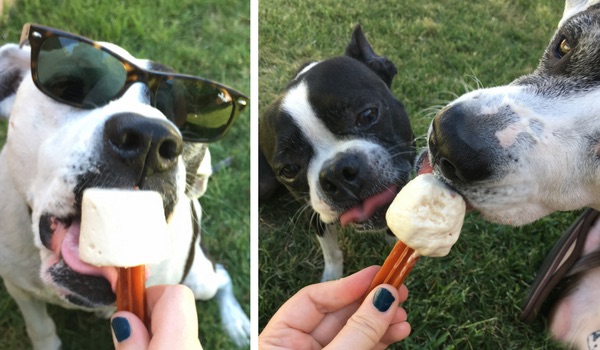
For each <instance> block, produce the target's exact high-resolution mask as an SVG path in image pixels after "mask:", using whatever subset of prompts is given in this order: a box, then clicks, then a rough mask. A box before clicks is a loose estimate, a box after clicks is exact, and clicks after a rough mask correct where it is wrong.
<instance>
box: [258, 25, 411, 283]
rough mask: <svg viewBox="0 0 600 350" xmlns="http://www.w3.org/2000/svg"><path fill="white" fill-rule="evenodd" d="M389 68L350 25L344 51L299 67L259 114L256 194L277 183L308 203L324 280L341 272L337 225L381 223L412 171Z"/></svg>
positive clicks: (376, 226)
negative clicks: (314, 222)
mask: <svg viewBox="0 0 600 350" xmlns="http://www.w3.org/2000/svg"><path fill="white" fill-rule="evenodd" d="M396 73H397V71H396V67H395V66H394V64H393V63H392V62H390V61H389V60H388V59H387V58H385V57H382V56H378V55H376V54H375V53H374V52H373V49H372V48H371V46H370V44H369V42H368V41H367V40H366V38H365V36H364V34H363V32H362V30H361V28H360V26H357V27H356V28H355V30H354V32H353V34H352V39H351V42H350V44H349V45H348V46H347V48H346V53H345V55H344V56H340V57H334V58H330V59H327V60H324V61H320V62H312V63H308V64H306V65H305V66H303V67H302V68H301V69H300V70H299V72H298V73H297V74H296V76H295V77H294V78H293V79H292V80H291V81H290V82H289V84H288V86H287V87H286V88H285V90H284V91H283V93H282V94H281V95H280V96H279V97H278V98H277V99H276V100H275V101H274V102H273V103H272V104H271V105H270V106H269V108H268V110H267V111H266V112H265V113H264V114H263V115H262V117H261V119H260V122H259V125H260V126H259V144H260V151H261V154H260V157H261V164H260V169H261V172H260V186H261V188H260V194H261V196H262V195H263V194H266V193H269V192H271V191H272V188H273V187H274V186H275V184H283V185H285V187H286V188H287V189H288V190H289V191H290V192H291V193H292V194H293V195H294V196H295V197H296V198H298V199H299V200H301V201H305V202H309V203H310V205H311V206H312V208H313V209H314V211H315V212H316V213H317V214H318V218H320V222H319V224H318V225H317V227H318V228H320V229H318V233H319V234H318V240H319V243H320V244H321V247H322V250H323V254H324V259H325V270H324V273H323V280H330V279H336V278H339V277H341V276H342V272H343V258H342V253H341V251H340V249H339V245H338V242H337V230H336V225H337V224H338V223H341V224H342V225H352V226H354V228H355V229H357V230H359V231H366V230H382V229H385V228H386V223H385V211H386V210H387V207H388V206H389V204H390V203H391V201H392V199H393V198H394V197H395V195H396V194H397V193H398V191H399V189H400V188H402V187H403V186H404V185H405V184H406V182H407V181H408V178H409V175H410V172H411V170H412V163H413V159H414V144H413V133H412V131H411V127H410V122H409V119H408V117H407V115H406V113H405V111H404V107H403V105H402V103H401V102H400V101H399V100H398V99H396V98H395V97H394V95H393V94H392V92H391V91H390V86H391V84H392V80H393V78H394V76H395V75H396ZM321 222H322V223H324V224H325V225H323V224H321Z"/></svg>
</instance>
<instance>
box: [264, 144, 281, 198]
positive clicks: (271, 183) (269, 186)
mask: <svg viewBox="0 0 600 350" xmlns="http://www.w3.org/2000/svg"><path fill="white" fill-rule="evenodd" d="M280 187H282V185H281V183H279V181H277V178H276V177H275V173H273V169H271V165H269V162H267V158H265V155H264V153H263V151H262V149H260V147H259V149H258V200H259V202H263V201H265V200H268V199H269V198H271V197H273V195H274V194H275V192H277V190H278V189H279V188H280Z"/></svg>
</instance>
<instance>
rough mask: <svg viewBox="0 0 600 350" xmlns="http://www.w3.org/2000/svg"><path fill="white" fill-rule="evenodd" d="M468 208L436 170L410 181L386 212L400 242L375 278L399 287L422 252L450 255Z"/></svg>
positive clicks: (391, 227) (374, 280)
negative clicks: (438, 177)
mask: <svg viewBox="0 0 600 350" xmlns="http://www.w3.org/2000/svg"><path fill="white" fill-rule="evenodd" d="M465 212H466V204H465V201H464V200H463V198H462V197H461V196H460V195H459V194H458V193H456V192H454V191H453V190H452V189H451V188H450V187H448V186H446V185H445V184H444V183H442V182H441V181H440V180H438V179H437V178H436V177H435V176H434V175H432V174H422V175H419V176H417V177H416V178H414V179H413V180H412V181H410V182H409V183H408V184H406V186H404V188H402V190H401V191H400V193H398V195H397V196H396V198H395V199H394V201H393V202H392V204H391V205H390V207H389V209H388V211H387V212H386V221H387V224H388V227H389V229H390V230H391V231H392V232H393V233H394V234H395V235H396V237H397V238H398V240H399V241H398V242H397V243H396V245H395V246H394V248H393V249H392V251H391V252H390V254H389V255H388V257H387V258H386V260H385V261H384V263H383V265H382V267H381V269H380V270H379V272H378V273H377V275H376V276H375V278H374V279H373V282H372V283H371V287H370V288H369V291H370V290H372V289H373V288H375V287H376V286H378V285H379V284H382V283H388V284H391V285H393V286H395V287H396V288H399V287H400V286H401V285H402V283H404V280H405V279H406V277H407V276H408V274H409V273H410V271H411V270H412V268H413V267H414V265H415V264H416V263H417V261H418V260H419V257H420V256H433V257H441V256H446V255H447V254H448V253H449V252H450V249H451V248H452V246H453V245H454V243H456V241H457V240H458V237H459V235H460V230H461V228H462V225H463V221H464V216H465Z"/></svg>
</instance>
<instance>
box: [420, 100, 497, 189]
mask: <svg viewBox="0 0 600 350" xmlns="http://www.w3.org/2000/svg"><path fill="white" fill-rule="evenodd" d="M474 119H475V118H474V117H473V116H471V115H469V111H468V109H467V108H466V107H464V106H462V105H461V104H456V105H453V106H451V107H449V108H446V109H444V110H442V111H441V112H440V113H439V114H438V115H437V116H436V117H435V119H434V120H433V123H432V131H431V134H430V135H429V140H428V142H429V151H430V154H431V157H432V161H433V165H434V166H435V167H436V169H437V170H439V171H441V172H442V174H443V175H444V176H445V177H446V178H447V179H449V180H451V181H453V182H462V183H467V182H472V181H478V180H484V179H486V178H488V177H489V176H490V174H491V169H490V163H489V159H490V152H491V150H490V147H489V145H488V144H486V143H485V141H484V139H483V137H482V135H481V134H480V133H479V132H478V131H477V129H478V128H477V126H476V123H477V121H476V120H474Z"/></svg>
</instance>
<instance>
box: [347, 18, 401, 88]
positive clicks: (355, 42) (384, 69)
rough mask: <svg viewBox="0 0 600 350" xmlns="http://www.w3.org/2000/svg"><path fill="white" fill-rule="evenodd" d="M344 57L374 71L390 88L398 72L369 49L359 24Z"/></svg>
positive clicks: (392, 65) (382, 57) (389, 62)
mask: <svg viewBox="0 0 600 350" xmlns="http://www.w3.org/2000/svg"><path fill="white" fill-rule="evenodd" d="M346 56H350V57H352V58H354V59H356V60H359V61H361V62H362V63H364V64H365V65H367V67H369V68H370V69H371V70H372V71H374V72H375V73H376V74H377V75H378V76H379V77H381V79H382V80H383V81H384V82H385V83H386V84H387V86H388V87H391V86H392V80H393V79H394V76H395V75H396V73H398V70H397V69H396V66H395V65H394V64H393V63H392V61H390V60H388V59H387V58H385V57H384V56H378V55H377V54H376V53H375V52H374V51H373V48H371V44H369V42H368V41H367V38H366V37H365V35H364V34H363V31H362V29H361V27H360V24H359V25H357V26H356V27H355V28H354V32H352V39H351V40H350V44H348V46H347V47H346Z"/></svg>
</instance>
